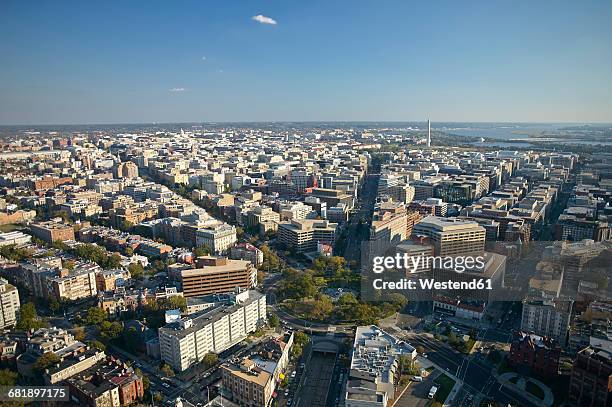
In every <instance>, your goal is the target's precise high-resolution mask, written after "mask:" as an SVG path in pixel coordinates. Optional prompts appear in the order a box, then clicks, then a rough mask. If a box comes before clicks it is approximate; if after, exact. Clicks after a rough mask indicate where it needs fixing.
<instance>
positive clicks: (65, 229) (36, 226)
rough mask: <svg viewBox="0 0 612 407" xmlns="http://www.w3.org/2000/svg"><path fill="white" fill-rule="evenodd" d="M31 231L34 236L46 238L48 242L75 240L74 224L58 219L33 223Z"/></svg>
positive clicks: (41, 238)
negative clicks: (67, 223)
mask: <svg viewBox="0 0 612 407" xmlns="http://www.w3.org/2000/svg"><path fill="white" fill-rule="evenodd" d="M30 231H31V232H32V236H34V237H36V238H38V239H40V240H44V241H45V242H47V243H53V242H55V241H61V242H65V241H66V240H74V229H73V228H72V226H70V225H66V224H64V223H62V222H60V221H57V220H53V221H48V222H38V223H32V224H31V225H30Z"/></svg>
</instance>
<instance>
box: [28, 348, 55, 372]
mask: <svg viewBox="0 0 612 407" xmlns="http://www.w3.org/2000/svg"><path fill="white" fill-rule="evenodd" d="M60 360H61V359H60V357H59V356H57V355H56V354H55V353H53V352H45V353H43V354H42V355H41V356H39V357H38V359H36V362H34V365H33V366H32V368H33V369H34V370H35V371H36V372H38V373H39V374H42V373H44V371H45V369H47V368H48V367H50V366H53V365H54V364H56V363H59V362H60Z"/></svg>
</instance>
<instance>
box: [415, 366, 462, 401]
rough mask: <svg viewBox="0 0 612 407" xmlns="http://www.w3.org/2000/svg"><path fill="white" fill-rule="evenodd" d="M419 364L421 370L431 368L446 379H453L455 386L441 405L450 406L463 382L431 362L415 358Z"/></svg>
mask: <svg viewBox="0 0 612 407" xmlns="http://www.w3.org/2000/svg"><path fill="white" fill-rule="evenodd" d="M417 360H418V362H419V364H420V365H421V368H422V369H427V368H428V367H433V368H435V369H437V370H438V371H440V374H445V375H447V376H448V377H450V378H451V379H453V380H454V381H455V384H454V385H453V388H452V389H451V391H450V393H448V396H446V400H444V403H443V405H444V406H445V407H447V406H450V405H451V404H452V403H453V401H454V400H455V397H456V396H457V393H459V390H460V389H461V387H462V386H463V380H461V379H460V378H458V377H457V376H455V375H454V374H452V373H450V372H447V371H446V370H444V369H442V368H441V367H440V366H438V365H437V364H436V363H434V362H432V361H431V360H429V359H427V358H423V357H420V356H419V357H418V358H417Z"/></svg>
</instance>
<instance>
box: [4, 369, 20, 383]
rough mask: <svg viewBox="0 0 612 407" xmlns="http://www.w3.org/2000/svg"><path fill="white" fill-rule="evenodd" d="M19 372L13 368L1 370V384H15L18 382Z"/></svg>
mask: <svg viewBox="0 0 612 407" xmlns="http://www.w3.org/2000/svg"><path fill="white" fill-rule="evenodd" d="M18 377H19V374H18V373H17V372H13V371H12V370H11V369H2V370H0V386H14V385H15V384H16V383H17V378H18Z"/></svg>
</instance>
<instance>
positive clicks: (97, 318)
mask: <svg viewBox="0 0 612 407" xmlns="http://www.w3.org/2000/svg"><path fill="white" fill-rule="evenodd" d="M107 317H108V316H107V314H106V311H104V310H103V309H102V308H100V307H90V308H89V309H88V310H87V316H86V317H85V322H86V323H87V325H100V324H101V323H102V321H106V320H107Z"/></svg>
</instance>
